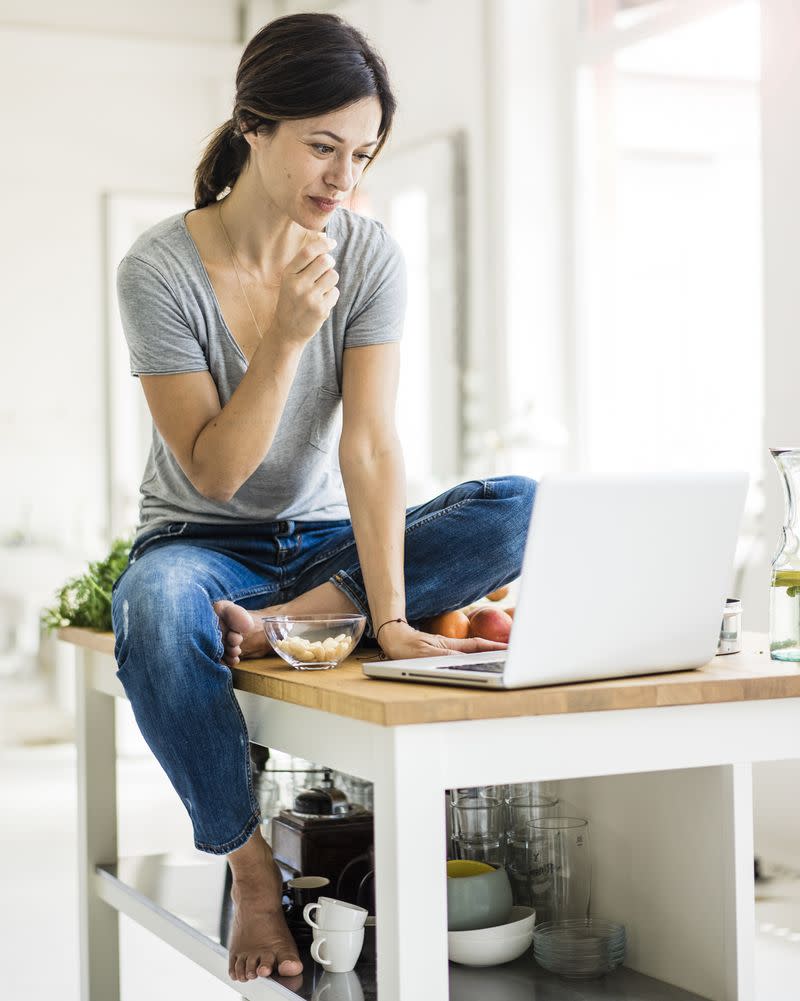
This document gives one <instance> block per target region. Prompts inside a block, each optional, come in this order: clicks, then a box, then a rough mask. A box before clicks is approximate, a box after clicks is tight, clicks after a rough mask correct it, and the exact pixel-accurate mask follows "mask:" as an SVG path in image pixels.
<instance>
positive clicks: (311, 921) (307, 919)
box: [303, 900, 319, 930]
mask: <svg viewBox="0 0 800 1001" xmlns="http://www.w3.org/2000/svg"><path fill="white" fill-rule="evenodd" d="M315 907H316V908H317V909H319V903H318V902H317V901H316V900H314V901H312V903H310V904H306V906H305V907H304V908H303V921H305V923H306V924H307V925H311V927H312V928H316V929H318V930H319V925H318V924H317V923H316V921H315V920H314V919H313V918H312V917H311V911H312V910H313V909H314V908H315Z"/></svg>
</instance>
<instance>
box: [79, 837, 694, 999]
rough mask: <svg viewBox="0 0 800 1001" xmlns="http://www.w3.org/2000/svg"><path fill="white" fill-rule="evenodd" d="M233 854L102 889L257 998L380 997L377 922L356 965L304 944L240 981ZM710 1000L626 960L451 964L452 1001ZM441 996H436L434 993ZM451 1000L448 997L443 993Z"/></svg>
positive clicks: (112, 870) (120, 871)
mask: <svg viewBox="0 0 800 1001" xmlns="http://www.w3.org/2000/svg"><path fill="white" fill-rule="evenodd" d="M225 869H226V863H225V860H224V859H222V858H219V857H216V856H213V855H204V854H202V853H200V852H196V853H192V852H188V853H185V854H180V855H177V854H167V855H147V856H141V857H138V858H127V859H120V861H119V863H118V864H117V865H105V866H98V867H97V870H96V873H97V880H96V884H95V889H96V892H97V894H98V896H99V897H100V898H101V899H103V900H104V901H105V902H106V903H107V904H108V905H109V906H110V907H112V908H113V909H114V910H116V911H118V912H119V913H121V914H125V915H127V916H128V917H130V918H131V919H132V920H134V921H136V922H137V923H138V924H140V925H142V927H144V928H147V929H148V930H149V931H151V932H152V933H153V934H154V935H156V936H158V937H159V938H160V939H162V940H163V941H165V942H167V943H168V944H170V945H172V946H173V948H175V949H177V950H178V952H180V953H182V954H183V955H185V956H187V957H188V958H189V959H191V960H192V961H193V962H195V963H197V964H198V965H200V966H202V967H203V968H204V969H206V970H208V971H209V972H210V973H212V974H214V976H216V977H217V978H218V979H219V980H221V981H222V982H223V983H225V984H227V985H228V986H231V987H233V988H234V989H235V990H236V991H238V992H239V994H240V995H241V996H242V997H244V998H248V999H250V1001H265V999H268V998H276V997H283V998H289V999H291V998H304V999H311V998H313V997H315V996H316V997H320V996H321V995H322V991H321V988H322V986H323V985H324V984H328V985H329V986H328V987H327V989H326V990H325V991H324V997H325V1001H355V999H358V1001H362V999H363V1001H376V999H377V997H378V992H377V984H376V965H375V930H374V928H367V930H366V935H365V939H364V950H363V952H362V955H361V958H360V960H359V962H358V965H357V966H356V968H355V970H354V971H353V972H352V973H325V972H324V970H323V969H322V967H320V966H319V965H318V964H316V963H315V962H314V961H313V960H312V958H311V956H310V954H309V951H308V947H305V948H301V950H300V956H301V959H302V960H303V966H304V970H303V973H302V974H301V975H300V976H298V977H272V978H270V979H269V980H263V979H262V980H258V981H252V982H250V983H247V984H235V985H234V984H233V983H232V981H231V980H230V979H229V978H228V956H227V950H226V949H225V948H224V946H223V945H222V944H221V943H220V940H219V929H220V918H221V913H222V906H223V889H224V884H225ZM488 998H491V999H492V1001H610V999H615V1001H705V999H702V998H700V996H699V995H698V994H691V993H689V992H688V991H684V990H681V989H680V988H677V987H672V986H671V985H670V984H665V983H663V982H662V981H659V980H653V979H652V978H651V977H645V976H642V974H640V973H635V972H634V971H633V970H628V969H625V968H622V969H619V970H617V971H616V972H615V973H613V974H612V975H611V976H609V977H605V978H603V979H601V980H593V981H567V980H562V979H560V978H559V977H556V976H554V975H553V974H551V973H547V972H546V971H545V970H543V969H541V967H539V966H537V965H536V963H535V962H534V960H533V955H532V953H527V954H526V955H525V956H522V957H520V958H519V959H517V960H515V961H514V962H513V963H507V964H505V965H504V966H495V967H490V968H484V969H477V968H470V967H466V966H458V965H456V964H455V963H451V964H450V1001H486V999H488ZM428 1001H434V999H432V998H431V999H428ZM442 1001H444V999H442Z"/></svg>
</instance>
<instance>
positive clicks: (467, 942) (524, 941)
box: [447, 907, 536, 966]
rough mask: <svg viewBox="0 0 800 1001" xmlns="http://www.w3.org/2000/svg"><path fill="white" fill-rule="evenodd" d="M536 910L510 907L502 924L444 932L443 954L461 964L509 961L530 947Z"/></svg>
mask: <svg viewBox="0 0 800 1001" xmlns="http://www.w3.org/2000/svg"><path fill="white" fill-rule="evenodd" d="M535 920H536V912H535V911H534V910H533V908H532V907H512V909H511V916H510V917H509V919H508V921H507V922H506V923H505V924H502V925H494V926H493V927H492V928H473V929H471V930H470V931H451V932H448V933H447V955H448V957H449V958H450V959H451V960H452V961H453V962H454V963H461V964H463V965H464V966H497V965H499V964H500V963H510V962H511V960H512V959H517V958H518V957H519V956H521V955H522V954H523V953H524V952H527V950H528V949H529V948H530V946H531V943H532V942H533V923H534V921H535Z"/></svg>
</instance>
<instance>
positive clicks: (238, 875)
mask: <svg viewBox="0 0 800 1001" xmlns="http://www.w3.org/2000/svg"><path fill="white" fill-rule="evenodd" d="M254 838H256V839H257V842H260V843H261V845H263V851H262V853H261V856H260V859H259V858H258V857H257V856H258V853H256V857H255V858H254V859H253V860H252V861H249V862H248V863H247V864H246V865H242V864H238V865H237V866H236V867H235V868H234V866H233V864H232V865H231V868H232V871H233V885H232V887H231V897H232V899H233V903H234V913H233V925H232V927H231V934H230V940H229V943H228V950H229V952H228V976H229V977H230V978H231V980H238V981H241V982H246V981H248V980H255V979H256V977H268V976H270V975H271V974H272V973H273V972H274V973H276V974H277V975H278V976H280V977H296V976H297V975H298V974H299V973H301V972H302V970H303V964H302V962H301V961H300V957H299V956H298V954H297V946H296V945H295V942H294V939H293V938H292V935H291V932H290V931H289V929H288V927H287V925H286V920H285V918H284V916H283V909H282V908H281V874H280V870H279V869H278V866H277V865H276V864H275V862H274V860H273V858H272V852H271V851H270V849H269V846H268V845H267V843H266V842H265V841H264V840H263V838H261V836H260V834H258V833H257V834H256V835H254Z"/></svg>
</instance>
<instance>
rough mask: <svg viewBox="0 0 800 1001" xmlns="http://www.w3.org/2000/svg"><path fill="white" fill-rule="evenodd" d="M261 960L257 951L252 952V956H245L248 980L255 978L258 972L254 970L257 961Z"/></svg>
mask: <svg viewBox="0 0 800 1001" xmlns="http://www.w3.org/2000/svg"><path fill="white" fill-rule="evenodd" d="M260 962H261V955H260V954H259V953H257V952H256V953H254V954H253V955H252V956H248V957H247V963H246V964H245V972H246V974H247V979H248V980H255V979H256V977H257V976H258V974H257V973H256V970H257V969H258V966H259V963H260Z"/></svg>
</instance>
